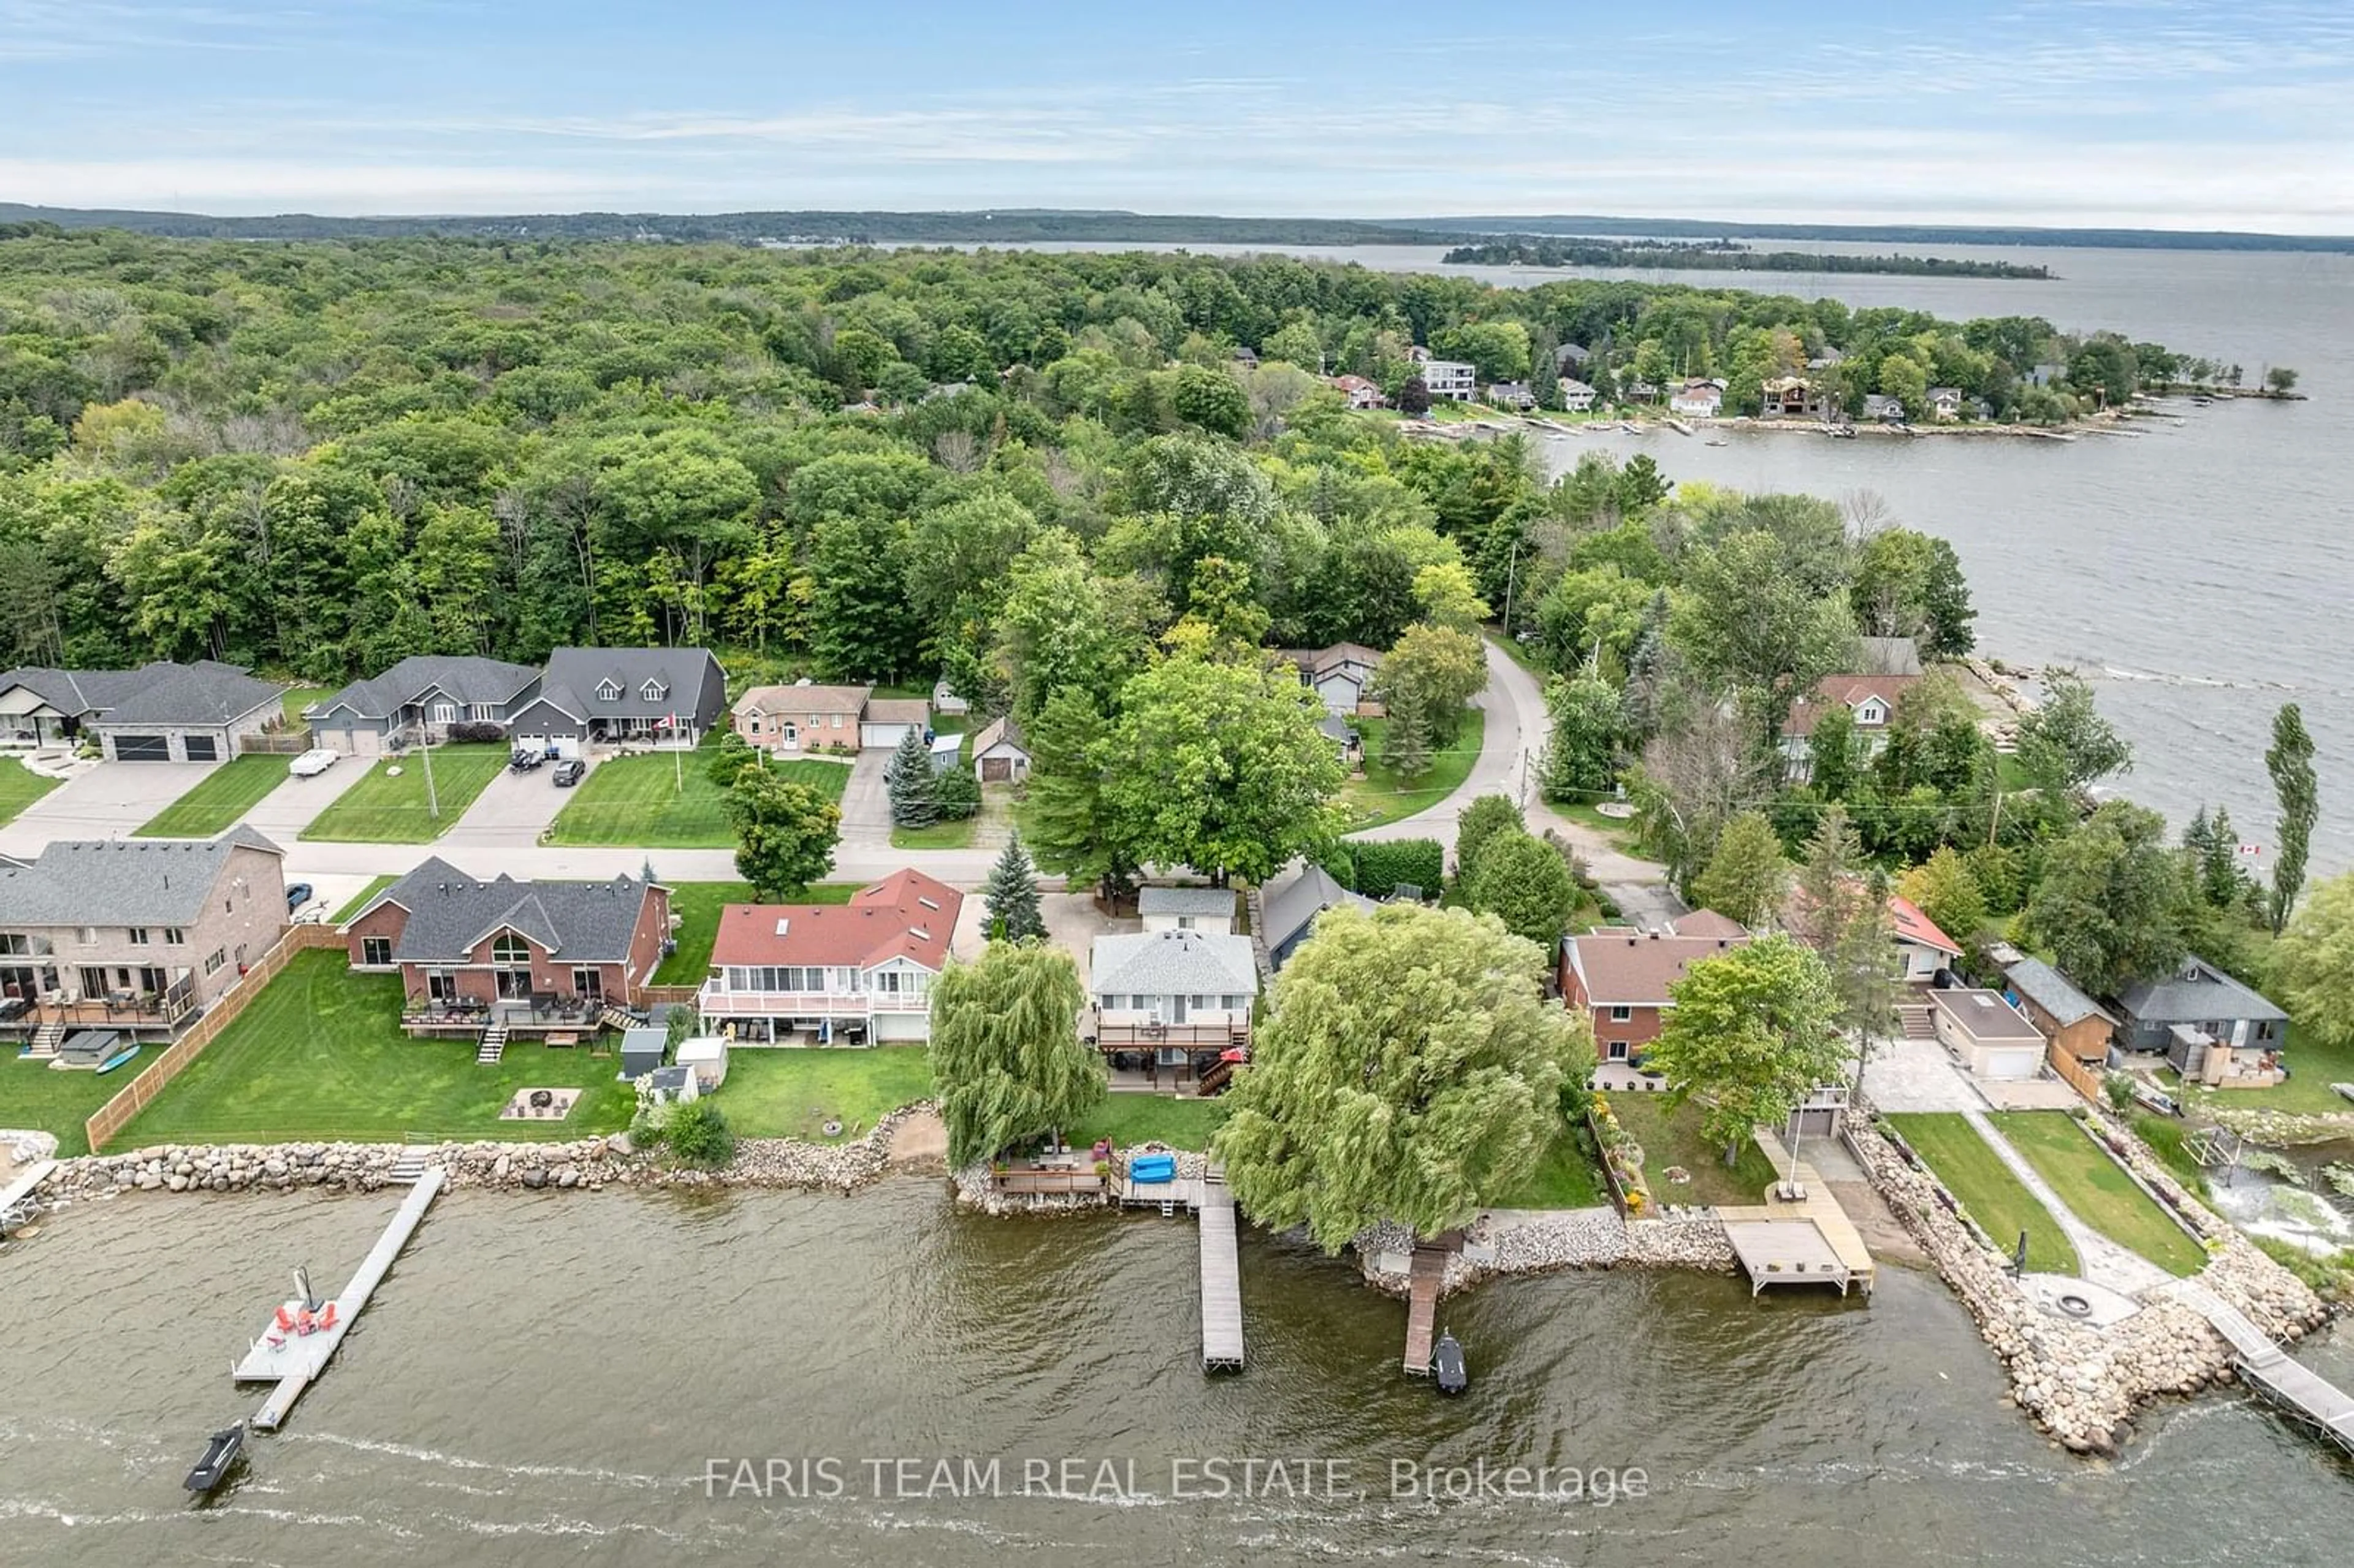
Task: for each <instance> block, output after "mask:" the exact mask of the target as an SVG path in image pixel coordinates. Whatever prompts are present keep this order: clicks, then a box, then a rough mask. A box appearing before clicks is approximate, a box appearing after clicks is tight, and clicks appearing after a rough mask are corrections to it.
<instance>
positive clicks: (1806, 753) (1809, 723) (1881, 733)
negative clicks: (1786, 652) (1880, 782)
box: [1782, 675, 1922, 784]
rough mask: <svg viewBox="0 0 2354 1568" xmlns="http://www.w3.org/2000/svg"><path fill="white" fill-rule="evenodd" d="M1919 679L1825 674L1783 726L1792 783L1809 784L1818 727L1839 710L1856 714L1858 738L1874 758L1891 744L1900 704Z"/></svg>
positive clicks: (1784, 753) (1792, 708) (1784, 750)
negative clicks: (1829, 714)
mask: <svg viewBox="0 0 2354 1568" xmlns="http://www.w3.org/2000/svg"><path fill="white" fill-rule="evenodd" d="M1921 681H1922V677H1921V676H1919V675H1825V676H1824V677H1823V678H1822V679H1821V680H1819V681H1817V682H1816V683H1815V688H1814V690H1813V691H1811V692H1808V694H1806V695H1804V696H1802V697H1800V698H1799V699H1798V700H1797V702H1794V703H1792V704H1791V705H1790V712H1789V714H1788V715H1787V717H1785V718H1784V719H1783V721H1782V756H1783V758H1784V760H1785V762H1786V764H1787V771H1788V774H1789V778H1790V781H1791V782H1792V783H1794V784H1803V783H1805V782H1806V780H1807V779H1808V776H1809V775H1810V774H1812V773H1813V772H1814V768H1815V758H1814V748H1813V746H1812V744H1811V742H1812V740H1813V737H1814V733H1815V726H1816V725H1818V724H1819V723H1821V722H1822V716H1823V715H1825V714H1827V713H1829V712H1830V711H1831V709H1833V708H1834V707H1844V708H1846V709H1847V710H1848V712H1849V713H1850V714H1852V715H1855V736H1856V739H1857V740H1858V741H1859V742H1861V746H1862V749H1863V755H1864V756H1865V757H1866V758H1873V757H1877V756H1879V755H1880V750H1881V747H1884V746H1886V745H1887V744H1888V726H1889V724H1890V722H1891V721H1892V720H1893V719H1894V718H1895V716H1896V704H1897V700H1898V699H1899V698H1901V697H1902V696H1903V694H1905V693H1906V692H1907V691H1909V690H1910V689H1912V688H1913V687H1914V686H1917V685H1919V684H1920V683H1921Z"/></svg>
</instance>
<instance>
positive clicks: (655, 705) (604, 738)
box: [507, 648, 727, 751]
mask: <svg viewBox="0 0 2354 1568" xmlns="http://www.w3.org/2000/svg"><path fill="white" fill-rule="evenodd" d="M726 706H727V677H726V674H725V673H723V672H722V671H721V670H720V668H719V661H718V660H717V659H716V658H714V657H712V655H711V651H710V650H709V649H707V648H558V649H557V650H556V652H553V653H550V654H549V655H548V656H547V668H546V673H544V674H542V676H541V677H540V683H539V694H538V695H536V696H535V697H533V698H532V699H531V700H530V701H529V702H526V703H524V704H522V705H519V706H517V707H516V709H515V710H514V714H513V715H510V717H509V719H508V721H507V727H508V731H509V734H510V736H511V737H512V738H513V739H514V743H515V745H516V746H518V747H534V748H544V747H554V748H555V749H557V750H558V751H561V750H563V749H564V747H565V745H566V744H567V743H571V744H573V745H586V746H611V745H620V744H625V743H637V744H649V743H659V744H662V745H665V746H678V747H693V746H695V745H696V744H697V743H698V742H700V741H701V740H702V738H703V736H704V734H705V731H707V730H709V729H710V728H711V726H713V725H716V724H717V723H718V722H719V715H720V714H721V712H722V711H723V710H725V709H726Z"/></svg>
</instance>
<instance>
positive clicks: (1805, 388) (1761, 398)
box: [1757, 376, 1824, 419]
mask: <svg viewBox="0 0 2354 1568" xmlns="http://www.w3.org/2000/svg"><path fill="white" fill-rule="evenodd" d="M1757 397H1758V412H1759V413H1760V414H1762V415H1763V416H1764V417H1765V418H1769V419H1805V418H1815V417H1817V416H1819V415H1820V414H1821V413H1822V412H1823V408H1824V405H1823V399H1822V397H1821V395H1820V394H1819V393H1818V392H1816V390H1815V384H1814V383H1813V382H1811V381H1809V380H1808V379H1807V378H1806V377H1805V376H1772V377H1770V378H1769V379H1767V380H1766V382H1765V385H1764V386H1762V387H1759V388H1758V389H1757Z"/></svg>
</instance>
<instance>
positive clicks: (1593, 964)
mask: <svg viewBox="0 0 2354 1568" xmlns="http://www.w3.org/2000/svg"><path fill="white" fill-rule="evenodd" d="M1747 940H1749V933H1748V932H1747V931H1745V930H1744V929H1742V927H1741V926H1740V924H1739V923H1738V922H1736V921H1734V920H1731V919H1728V918H1726V917H1725V916H1722V915H1719V914H1717V913H1716V912H1715V911H1714V910H1711V909H1701V910H1695V911H1693V912H1692V913H1691V914H1690V915H1685V916H1680V917H1678V918H1677V919H1676V920H1675V921H1674V922H1672V923H1671V924H1670V926H1669V927H1668V928H1667V929H1666V930H1665V931H1638V930H1636V929H1634V928H1633V927H1624V926H1614V927H1605V928H1603V929H1601V930H1599V931H1589V932H1587V933H1586V934H1585V935H1584V936H1580V937H1572V938H1568V939H1567V940H1566V941H1564V942H1563V943H1562V951H1561V969H1560V981H1561V994H1562V1001H1563V1002H1564V1004H1565V1005H1567V1006H1569V1007H1573V1008H1582V1009H1584V1010H1585V1013H1586V1015H1587V1016H1588V1017H1589V1018H1590V1019H1591V1020H1592V1021H1593V1023H1594V1041H1595V1051H1596V1055H1597V1056H1599V1057H1600V1059H1601V1060H1602V1061H1604V1062H1606V1063H1610V1062H1620V1063H1628V1064H1636V1063H1638V1058H1640V1056H1641V1055H1642V1053H1643V1047H1644V1046H1646V1045H1648V1044H1650V1043H1651V1042H1652V1041H1654V1040H1657V1039H1658V1038H1659V1031H1660V1029H1661V1028H1662V1027H1664V1026H1665V1023H1666V1017H1667V1012H1668V1010H1669V1009H1670V1008H1671V1007H1673V1006H1674V1005H1675V1001H1674V999H1673V998H1671V997H1670V995H1669V994H1668V991H1669V988H1670V986H1672V985H1674V984H1675V982H1676V981H1678V980H1681V979H1683V977H1684V975H1685V974H1686V973H1687V972H1688V971H1689V970H1690V969H1691V966H1692V965H1693V964H1696V963H1698V962H1700V961H1701V960H1702V959H1712V958H1715V957H1717V956H1718V955H1720V954H1722V953H1724V952H1727V951H1729V950H1731V949H1732V948H1736V947H1739V946H1740V945H1741V944H1743V943H1744V942H1746V941H1747Z"/></svg>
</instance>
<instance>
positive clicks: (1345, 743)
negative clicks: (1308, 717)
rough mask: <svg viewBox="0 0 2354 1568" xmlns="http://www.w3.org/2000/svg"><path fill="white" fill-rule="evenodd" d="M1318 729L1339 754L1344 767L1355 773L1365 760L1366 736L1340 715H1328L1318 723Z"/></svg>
mask: <svg viewBox="0 0 2354 1568" xmlns="http://www.w3.org/2000/svg"><path fill="white" fill-rule="evenodd" d="M1316 727H1317V728H1318V729H1319V730H1320V731H1321V732H1322V733H1323V736H1324V738H1325V739H1327V740H1329V741H1331V743H1332V749H1333V750H1334V751H1335V752H1337V753H1339V755H1340V758H1341V766H1342V767H1344V768H1349V769H1350V770H1351V771H1352V772H1353V771H1354V770H1355V769H1356V767H1357V764H1359V763H1361V762H1363V760H1364V759H1365V737H1364V736H1363V734H1361V733H1359V731H1358V729H1357V726H1355V725H1352V724H1351V723H1350V722H1349V721H1348V720H1347V719H1344V718H1342V717H1341V715H1339V714H1335V713H1328V714H1326V715H1324V716H1323V717H1322V718H1321V719H1319V720H1318V721H1317V723H1316Z"/></svg>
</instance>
